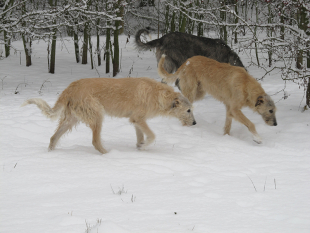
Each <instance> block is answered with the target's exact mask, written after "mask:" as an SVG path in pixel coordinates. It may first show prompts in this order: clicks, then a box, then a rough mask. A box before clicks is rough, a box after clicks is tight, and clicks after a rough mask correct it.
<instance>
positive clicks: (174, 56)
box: [135, 29, 244, 73]
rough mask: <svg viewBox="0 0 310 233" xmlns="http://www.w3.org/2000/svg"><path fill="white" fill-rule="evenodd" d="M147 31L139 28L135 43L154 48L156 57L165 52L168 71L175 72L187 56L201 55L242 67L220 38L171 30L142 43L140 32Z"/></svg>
mask: <svg viewBox="0 0 310 233" xmlns="http://www.w3.org/2000/svg"><path fill="white" fill-rule="evenodd" d="M142 33H149V31H148V30H147V29H141V30H139V31H138V32H137V33H136V36H135V41H136V45H137V47H138V48H139V49H141V50H150V49H152V48H156V58H157V62H159V60H160V58H161V55H162V54H166V60H165V63H164V68H165V70H166V71H167V72H168V73H173V72H175V71H176V70H177V69H178V68H179V67H180V66H181V65H182V64H183V63H184V62H185V61H186V60H187V59H188V58H190V57H193V56H197V55H201V56H205V57H209V58H212V59H214V60H216V61H218V62H222V63H230V64H231V65H233V66H240V67H244V66H243V64H242V62H241V60H240V58H239V56H238V55H237V54H236V53H235V52H234V51H232V50H231V48H230V47H229V46H228V45H226V44H225V42H224V41H223V40H221V39H211V38H206V37H198V36H194V35H190V34H187V33H182V32H171V33H168V34H166V35H164V36H163V37H161V38H159V39H155V40H152V41H149V42H147V43H143V42H142V41H141V38H140V36H141V34H142Z"/></svg>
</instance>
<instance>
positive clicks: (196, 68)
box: [158, 55, 277, 143]
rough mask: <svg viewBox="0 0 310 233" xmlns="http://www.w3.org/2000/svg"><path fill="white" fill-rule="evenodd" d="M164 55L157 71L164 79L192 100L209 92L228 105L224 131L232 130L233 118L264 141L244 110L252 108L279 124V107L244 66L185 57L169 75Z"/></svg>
mask: <svg viewBox="0 0 310 233" xmlns="http://www.w3.org/2000/svg"><path fill="white" fill-rule="evenodd" d="M164 61H165V56H164V55H163V56H162V58H161V60H160V61H159V64H158V74H159V76H160V77H161V78H163V81H164V82H167V83H172V82H175V81H176V84H177V85H178V87H179V89H180V90H181V92H182V93H183V95H184V96H185V97H187V98H188V99H189V101H190V102H194V101H196V100H200V99H202V98H203V97H204V96H205V95H206V93H209V94H210V95H212V96H213V97H214V98H216V99H217V100H219V101H221V102H223V103H224V104H225V106H226V122H225V128H224V134H229V133H230V128H231V122H232V118H234V119H235V120H237V121H239V122H240V123H242V124H244V125H245V126H246V127H248V129H249V131H250V132H251V133H252V134H253V140H254V141H255V142H257V143H261V142H262V140H261V138H260V136H259V135H258V133H257V132H256V129H255V125H254V124H253V123H252V122H251V121H250V120H249V119H248V118H247V117H246V116H245V115H244V114H243V113H242V112H241V108H243V107H249V108H251V109H252V110H254V111H255V112H257V113H258V114H260V115H261V116H262V118H263V119H264V121H265V122H266V124H268V125H271V126H276V125H277V120H276V117H275V112H276V107H275V105H274V102H273V101H272V99H271V98H270V96H269V95H267V94H266V93H265V91H264V89H263V88H262V87H261V85H260V84H259V83H258V82H257V81H256V80H255V79H254V78H253V77H251V76H250V75H249V74H248V73H247V72H246V70H245V69H244V68H241V67H236V66H231V65H229V64H228V63H219V62H217V61H215V60H212V59H210V58H207V57H203V56H195V57H192V58H189V59H187V60H186V62H185V63H184V64H182V66H180V68H179V69H178V70H177V71H176V72H175V73H174V74H169V73H168V72H167V71H166V70H165V69H164V68H163V64H164Z"/></svg>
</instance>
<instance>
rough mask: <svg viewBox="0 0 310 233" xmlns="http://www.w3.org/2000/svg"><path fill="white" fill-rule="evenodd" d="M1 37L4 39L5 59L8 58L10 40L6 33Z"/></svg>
mask: <svg viewBox="0 0 310 233" xmlns="http://www.w3.org/2000/svg"><path fill="white" fill-rule="evenodd" d="M3 37H4V50H5V57H8V56H10V48H11V38H10V37H9V36H8V33H7V31H4V32H3Z"/></svg>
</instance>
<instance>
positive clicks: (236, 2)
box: [234, 0, 239, 44]
mask: <svg viewBox="0 0 310 233" xmlns="http://www.w3.org/2000/svg"><path fill="white" fill-rule="evenodd" d="M234 4H235V12H236V15H238V5H237V4H238V1H237V0H234ZM238 22H239V18H238V17H237V16H236V18H235V24H238ZM236 29H237V28H236ZM237 43H238V33H237V30H236V31H235V44H237Z"/></svg>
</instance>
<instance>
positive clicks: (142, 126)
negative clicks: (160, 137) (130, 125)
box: [135, 121, 155, 150]
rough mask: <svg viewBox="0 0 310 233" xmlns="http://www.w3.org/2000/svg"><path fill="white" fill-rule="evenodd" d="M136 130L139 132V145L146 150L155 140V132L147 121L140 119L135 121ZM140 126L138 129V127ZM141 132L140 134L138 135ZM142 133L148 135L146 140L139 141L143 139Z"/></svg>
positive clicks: (139, 147)
mask: <svg viewBox="0 0 310 233" xmlns="http://www.w3.org/2000/svg"><path fill="white" fill-rule="evenodd" d="M135 127H136V132H137V147H138V149H140V150H144V149H145V148H146V147H147V146H148V145H150V144H151V143H152V142H153V141H154V140H155V134H154V133H153V132H152V130H151V129H150V128H149V126H148V125H147V124H146V122H145V121H139V122H136V123H135ZM137 128H138V129H137ZM138 134H139V136H138ZM141 134H142V136H143V134H145V135H146V141H145V142H144V140H143V142H141V143H139V139H141Z"/></svg>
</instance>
